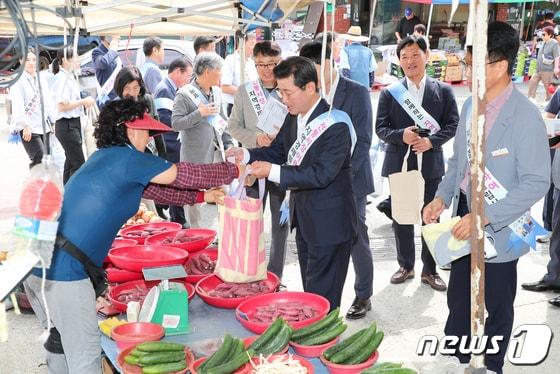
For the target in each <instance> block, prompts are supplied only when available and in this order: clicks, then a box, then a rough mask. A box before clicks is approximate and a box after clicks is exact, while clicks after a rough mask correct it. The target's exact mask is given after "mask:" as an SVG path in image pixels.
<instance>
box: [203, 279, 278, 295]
mask: <svg viewBox="0 0 560 374" xmlns="http://www.w3.org/2000/svg"><path fill="white" fill-rule="evenodd" d="M269 291H270V287H269V286H268V284H267V282H266V281H257V282H251V283H228V282H225V283H222V284H219V285H218V286H217V287H216V288H215V289H213V290H212V291H210V292H208V296H212V297H221V298H224V299H231V298H237V297H247V296H253V295H258V294H261V293H266V292H269Z"/></svg>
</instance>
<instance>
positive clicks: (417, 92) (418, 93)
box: [406, 73, 426, 105]
mask: <svg viewBox="0 0 560 374" xmlns="http://www.w3.org/2000/svg"><path fill="white" fill-rule="evenodd" d="M406 85H407V87H408V92H410V93H411V94H412V96H414V97H415V98H416V99H417V100H418V104H420V105H422V100H423V99H424V89H425V88H426V74H425V73H424V77H423V78H422V80H421V81H420V87H416V84H415V83H414V82H413V81H411V80H410V79H408V77H407V78H406Z"/></svg>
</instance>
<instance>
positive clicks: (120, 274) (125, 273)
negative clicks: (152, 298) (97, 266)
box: [105, 266, 144, 283]
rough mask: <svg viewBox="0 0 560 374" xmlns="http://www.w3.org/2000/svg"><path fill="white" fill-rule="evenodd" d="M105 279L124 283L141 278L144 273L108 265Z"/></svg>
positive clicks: (110, 281)
mask: <svg viewBox="0 0 560 374" xmlns="http://www.w3.org/2000/svg"><path fill="white" fill-rule="evenodd" d="M105 270H106V271H107V280H108V281H109V283H124V282H132V281H135V280H142V279H143V278H144V275H143V274H142V273H139V272H136V271H129V270H123V269H119V268H116V267H113V266H109V267H108V268H107V269H105Z"/></svg>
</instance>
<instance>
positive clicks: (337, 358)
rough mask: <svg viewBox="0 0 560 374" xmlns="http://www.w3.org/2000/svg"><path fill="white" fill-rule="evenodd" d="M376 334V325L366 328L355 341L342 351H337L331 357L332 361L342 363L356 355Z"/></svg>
mask: <svg viewBox="0 0 560 374" xmlns="http://www.w3.org/2000/svg"><path fill="white" fill-rule="evenodd" d="M374 336H375V327H374V326H370V327H368V328H367V329H366V332H365V333H364V334H363V335H362V336H360V337H359V338H358V339H356V340H355V341H354V342H353V343H351V344H350V345H349V346H347V347H346V348H344V349H343V350H342V351H340V352H337V353H335V354H334V355H332V356H331V358H330V359H329V361H330V362H332V363H335V364H342V363H346V361H348V360H349V359H350V358H351V357H353V356H354V355H356V354H357V353H358V352H361V351H362V349H363V348H364V346H365V345H366V344H367V343H368V342H370V341H371V340H372V339H373V337H374Z"/></svg>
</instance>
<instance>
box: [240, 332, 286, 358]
mask: <svg viewBox="0 0 560 374" xmlns="http://www.w3.org/2000/svg"><path fill="white" fill-rule="evenodd" d="M259 337H260V335H253V336H249V337H248V338H245V339H243V344H244V345H245V349H247V348H249V346H250V345H251V343H253V342H254V341H255V340H257V338H259ZM289 348H290V345H289V344H286V347H285V348H284V349H283V350H281V351H280V352H274V353H279V354H284V353H287V352H288V349H289Z"/></svg>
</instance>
